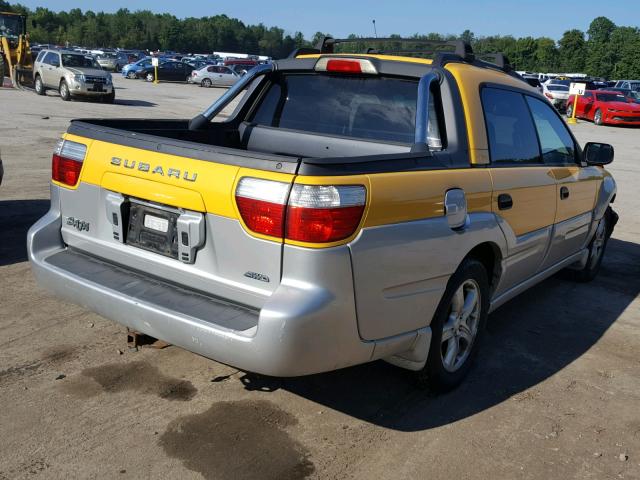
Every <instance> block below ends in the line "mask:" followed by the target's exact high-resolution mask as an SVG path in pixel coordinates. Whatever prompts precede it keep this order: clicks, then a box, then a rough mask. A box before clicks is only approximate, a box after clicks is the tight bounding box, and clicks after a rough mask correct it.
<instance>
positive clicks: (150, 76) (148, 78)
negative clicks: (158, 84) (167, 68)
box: [144, 73, 155, 82]
mask: <svg viewBox="0 0 640 480" xmlns="http://www.w3.org/2000/svg"><path fill="white" fill-rule="evenodd" d="M144 79H145V80H146V81H147V82H153V81H154V80H155V78H154V76H153V73H147V74H145V76H144Z"/></svg>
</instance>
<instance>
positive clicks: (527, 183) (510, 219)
mask: <svg viewBox="0 0 640 480" xmlns="http://www.w3.org/2000/svg"><path fill="white" fill-rule="evenodd" d="M489 171H490V173H491V178H492V179H493V189H494V191H493V202H492V203H493V211H494V212H495V213H496V215H499V216H501V217H502V218H503V219H504V220H505V221H506V222H507V223H508V224H509V226H510V227H511V229H512V230H513V232H514V233H515V234H516V235H518V236H519V235H523V234H525V233H529V232H533V231H534V230H538V229H540V228H544V227H548V226H549V225H552V224H553V222H554V220H555V214H556V198H557V196H556V180H555V178H554V175H553V172H552V169H551V167H548V166H541V167H524V166H523V167H507V168H492V169H490V170H489ZM502 193H506V194H509V195H511V198H512V199H513V207H512V208H511V209H509V210H500V209H499V208H498V196H499V195H500V194H502Z"/></svg>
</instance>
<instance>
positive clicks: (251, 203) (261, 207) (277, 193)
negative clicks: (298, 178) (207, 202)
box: [236, 177, 289, 237]
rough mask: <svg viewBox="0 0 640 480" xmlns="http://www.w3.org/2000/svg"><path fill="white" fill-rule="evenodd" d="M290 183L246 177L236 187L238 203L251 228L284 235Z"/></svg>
mask: <svg viewBox="0 0 640 480" xmlns="http://www.w3.org/2000/svg"><path fill="white" fill-rule="evenodd" d="M288 195H289V184H288V183H282V182H273V181H271V180H262V179H259V178H251V177H245V178H243V179H242V180H240V182H239V183H238V187H237V188H236V204H237V205H238V210H239V211H240V215H241V216H242V220H244V223H245V225H246V226H247V228H249V230H251V231H253V232H256V233H261V234H263V235H269V236H271V237H282V236H283V234H284V213H285V207H286V203H287V196H288Z"/></svg>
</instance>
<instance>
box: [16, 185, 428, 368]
mask: <svg viewBox="0 0 640 480" xmlns="http://www.w3.org/2000/svg"><path fill="white" fill-rule="evenodd" d="M54 197H55V195H54V192H52V208H51V210H50V211H49V212H48V213H47V215H45V216H44V217H43V218H41V219H40V220H39V221H38V222H37V223H36V224H35V225H33V227H31V229H30V230H29V233H28V235H27V248H28V255H29V260H30V262H31V267H32V270H33V272H34V274H35V276H36V278H37V280H38V283H39V284H40V285H42V286H43V287H45V288H47V289H48V290H50V291H52V292H53V293H55V294H56V295H58V296H59V297H62V298H64V299H66V300H68V301H70V302H73V303H76V304H79V305H82V306H84V307H86V308H88V309H90V310H92V311H94V312H96V313H98V314H100V315H102V316H103V317H105V318H109V319H111V320H114V321H116V322H118V323H120V324H122V325H125V326H127V327H129V328H132V329H134V330H137V331H140V332H143V333H145V334H148V335H151V336H153V337H155V338H159V339H162V340H165V341H167V342H169V343H172V344H174V345H177V346H180V347H183V348H185V349H187V350H190V351H193V352H195V353H198V354H200V355H203V356H205V357H208V358H212V359H214V360H217V361H220V362H222V363H225V364H229V365H232V366H235V367H237V368H240V369H241V370H246V371H252V372H257V373H261V374H265V375H272V376H299V375H307V374H313V373H319V372H325V371H331V370H336V369H339V368H343V367H347V366H351V365H356V364H360V363H365V362H368V361H371V360H374V359H377V358H383V357H384V358H386V357H390V356H392V355H395V354H398V353H402V352H406V351H409V350H412V349H413V348H414V347H415V343H416V342H417V341H418V337H419V336H420V337H421V338H422V339H423V338H424V335H425V331H422V330H421V331H416V332H409V333H407V334H403V335H398V336H396V337H392V338H388V339H383V340H378V341H363V340H362V339H361V338H360V336H359V333H358V329H357V320H356V313H355V305H354V295H353V282H352V274H351V265H350V262H349V261H348V257H347V261H345V256H344V255H348V249H347V248H346V247H344V248H336V249H327V251H325V252H322V254H323V255H324V257H323V259H322V262H318V261H317V260H318V259H317V258H316V259H309V255H307V254H306V252H303V251H302V250H303V249H295V250H293V251H292V252H290V255H289V257H288V258H289V259H290V261H291V264H292V265H296V271H297V272H299V273H294V274H292V275H291V276H290V277H286V276H285V277H284V278H283V279H282V281H281V283H280V285H279V286H278V288H277V289H276V290H275V291H274V293H273V294H272V295H271V296H270V297H269V299H268V300H267V302H266V303H265V305H264V306H263V307H262V309H260V310H259V311H258V310H251V309H249V308H245V307H242V306H239V305H233V304H230V303H228V302H226V301H224V300H222V299H219V298H214V297H211V296H206V295H203V294H202V293H199V292H195V291H191V290H186V289H183V288H180V287H176V286H175V285H172V284H170V283H168V282H165V281H163V280H161V279H154V278H150V277H147V276H146V275H145V274H141V273H138V272H134V271H131V270H128V269H127V268H126V267H122V266H117V265H114V264H111V263H109V262H107V261H104V260H101V259H98V258H95V257H91V256H88V255H86V254H84V253H82V252H79V251H76V250H72V249H69V248H67V247H66V246H65V245H64V243H63V241H62V237H61V235H60V228H61V216H60V212H59V208H58V205H59V203H58V201H57V198H54ZM317 253H320V252H317ZM285 258H286V257H285ZM285 261H286V260H285ZM312 277H313V278H314V279H315V280H316V281H314V282H311V281H310V280H311V278H312ZM325 286H326V287H325ZM423 330H426V331H428V332H427V333H429V332H430V331H429V329H428V327H427V328H426V329H423Z"/></svg>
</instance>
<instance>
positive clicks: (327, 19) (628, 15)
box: [10, 0, 640, 40]
mask: <svg viewBox="0 0 640 480" xmlns="http://www.w3.org/2000/svg"><path fill="white" fill-rule="evenodd" d="M10 2H11V3H13V1H12V0H10ZM18 2H19V3H22V4H23V5H26V6H28V7H29V8H31V9H35V8H36V7H39V6H40V7H47V8H49V9H51V10H54V11H59V10H70V9H72V8H81V9H82V10H94V11H105V12H115V11H116V10H118V9H119V8H128V9H129V10H132V11H134V10H151V11H153V12H156V13H167V12H168V13H171V14H173V15H175V16H177V17H180V18H184V17H203V16H212V15H216V14H226V15H227V16H229V17H235V18H238V19H240V20H241V21H243V22H244V23H245V24H256V23H263V24H265V25H267V26H277V27H281V28H283V29H284V30H285V32H286V33H293V32H296V31H301V32H302V33H303V34H304V35H305V37H307V38H310V37H311V36H313V34H314V33H315V32H317V31H321V32H324V33H331V34H332V35H333V36H334V37H336V38H338V37H344V36H347V35H348V34H350V33H355V34H357V35H369V36H373V33H374V32H373V23H372V20H374V19H375V21H376V27H377V32H378V36H380V37H382V36H388V35H390V34H393V33H397V34H400V35H403V36H405V35H412V34H414V33H421V34H424V33H430V32H437V33H442V34H448V33H452V34H460V33H462V32H463V31H464V30H466V29H469V30H471V31H472V32H474V33H475V34H476V36H487V35H495V34H499V35H513V36H515V37H524V36H533V37H539V36H547V37H551V38H553V39H555V40H558V39H559V38H560V37H561V36H562V34H563V33H564V32H565V31H566V30H570V29H572V28H578V29H580V30H583V31H586V30H587V28H588V27H589V23H590V22H591V20H593V19H594V18H595V17H597V16H600V15H604V16H606V17H608V18H609V19H611V20H612V21H613V22H614V23H615V24H617V25H625V26H639V25H640V2H639V1H638V0H616V1H602V0H583V1H576V0H560V1H550V0H537V1H530V0H476V1H473V0H458V1H454V0H448V1H447V0H436V1H434V0H422V1H420V0H405V1H403V0H394V1H384V2H376V1H374V0H370V1H363V0H320V1H318V0H316V1H308V2H301V1H300V0H297V1H294V0H270V1H265V0H241V1H235V2H229V1H224V2H216V1H202V0H182V1H181V2H176V1H175V0H174V1H165V0H133V1H132V0H129V1H123V0H109V1H107V2H105V1H104V0H82V1H81V2H78V1H77V0H75V1H74V0H35V1H34V0H17V3H18Z"/></svg>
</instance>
